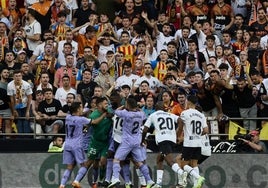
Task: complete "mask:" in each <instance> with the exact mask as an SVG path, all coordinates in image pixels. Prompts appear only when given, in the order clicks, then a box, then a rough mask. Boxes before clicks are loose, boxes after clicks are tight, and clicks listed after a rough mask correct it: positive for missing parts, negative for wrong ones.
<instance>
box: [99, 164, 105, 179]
mask: <svg viewBox="0 0 268 188" xmlns="http://www.w3.org/2000/svg"><path fill="white" fill-rule="evenodd" d="M105 172H106V166H101V167H100V181H101V182H102V181H103V179H104V178H105Z"/></svg>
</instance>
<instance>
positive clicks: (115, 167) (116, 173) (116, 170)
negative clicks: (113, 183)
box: [113, 162, 121, 180]
mask: <svg viewBox="0 0 268 188" xmlns="http://www.w3.org/2000/svg"><path fill="white" fill-rule="evenodd" d="M120 170H121V167H120V164H119V162H114V163H113V178H114V179H116V180H118V179H119V172H120Z"/></svg>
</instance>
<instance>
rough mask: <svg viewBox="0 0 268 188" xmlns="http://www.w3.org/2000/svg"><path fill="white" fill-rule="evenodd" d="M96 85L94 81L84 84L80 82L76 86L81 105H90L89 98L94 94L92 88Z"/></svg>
mask: <svg viewBox="0 0 268 188" xmlns="http://www.w3.org/2000/svg"><path fill="white" fill-rule="evenodd" d="M97 85H98V84H97V83H96V82H94V81H91V82H89V83H88V84H85V83H84V82H80V83H79V84H78V86H77V94H79V95H81V98H82V102H83V104H85V103H88V104H90V101H91V97H92V96H93V94H94V88H95V87H96V86H97Z"/></svg>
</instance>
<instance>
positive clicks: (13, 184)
mask: <svg viewBox="0 0 268 188" xmlns="http://www.w3.org/2000/svg"><path fill="white" fill-rule="evenodd" d="M0 161H1V166H0V187H3V188H26V187H27V188H57V187H58V186H59V184H60V179H61V177H62V174H63V172H64V170H65V168H66V166H65V165H62V154H55V153H19V154H18V153H0ZM147 164H148V166H149V168H150V172H151V174H152V178H153V179H155V178H156V154H153V153H149V154H148V156H147ZM74 173H77V168H76V169H75V170H74ZM74 173H73V174H72V176H71V180H73V179H74ZM91 173H92V172H91V171H89V173H88V175H87V177H85V178H84V179H83V181H82V187H89V184H90V183H91V180H92V178H91ZM131 173H132V182H133V183H134V185H135V186H134V188H137V187H138V185H137V184H138V177H137V175H136V172H135V169H134V168H133V166H131ZM200 173H201V175H203V176H204V177H205V178H206V181H205V185H204V186H203V188H241V187H243V188H267V187H268V158H267V155H265V154H242V155H241V154H212V156H211V157H209V158H208V159H206V160H205V161H204V162H203V163H202V164H201V165H200ZM176 178H177V177H176V175H175V174H174V172H173V171H172V170H171V169H170V168H169V167H167V166H166V165H165V169H164V178H163V181H164V182H163V188H170V187H173V186H174V185H175V184H176ZM70 182H71V181H69V182H68V184H69V185H70ZM121 184H122V185H123V183H121ZM66 187H67V188H68V187H71V186H66ZM188 187H191V186H188Z"/></svg>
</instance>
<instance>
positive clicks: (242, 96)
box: [234, 85, 256, 108]
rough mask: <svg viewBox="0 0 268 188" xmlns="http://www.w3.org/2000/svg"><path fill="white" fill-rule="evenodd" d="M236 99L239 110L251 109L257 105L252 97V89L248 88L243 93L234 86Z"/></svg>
mask: <svg viewBox="0 0 268 188" xmlns="http://www.w3.org/2000/svg"><path fill="white" fill-rule="evenodd" d="M234 92H235V95H236V96H235V98H236V100H237V103H238V106H239V108H250V107H252V106H253V105H254V104H255V103H256V99H255V98H254V97H253V95H252V89H250V88H248V86H246V87H245V88H244V90H243V91H239V90H238V87H237V85H234Z"/></svg>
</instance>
